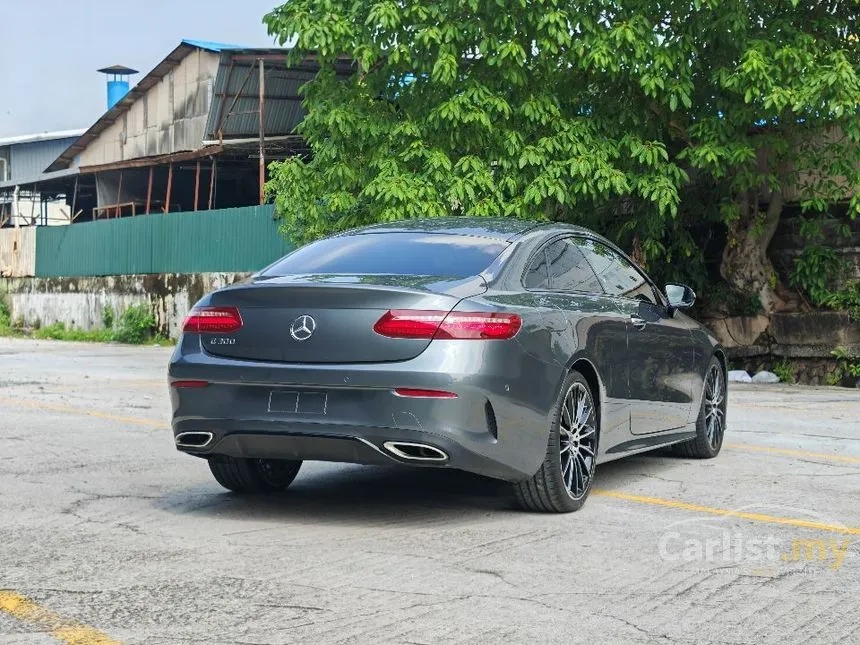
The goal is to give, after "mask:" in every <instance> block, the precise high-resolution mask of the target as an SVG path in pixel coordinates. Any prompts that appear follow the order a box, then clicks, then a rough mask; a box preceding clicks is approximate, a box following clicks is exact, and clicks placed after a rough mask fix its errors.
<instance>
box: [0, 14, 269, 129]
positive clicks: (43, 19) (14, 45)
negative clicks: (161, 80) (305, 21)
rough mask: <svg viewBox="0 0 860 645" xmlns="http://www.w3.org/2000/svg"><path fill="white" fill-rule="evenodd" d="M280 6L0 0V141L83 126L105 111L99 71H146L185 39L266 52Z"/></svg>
mask: <svg viewBox="0 0 860 645" xmlns="http://www.w3.org/2000/svg"><path fill="white" fill-rule="evenodd" d="M280 3H281V0H143V1H139V0H114V1H112V2H107V1H105V0H0V27H2V28H0V137H6V136H15V135H21V134H35V133H38V132H47V131H53V130H72V129H76V128H86V127H89V126H90V125H92V123H93V122H94V121H95V120H96V119H97V118H98V117H99V116H101V114H102V113H103V112H104V111H105V109H106V106H107V105H106V101H107V98H106V90H105V81H106V77H105V76H104V75H103V74H99V73H97V72H96V70H97V69H99V68H100V67H107V66H109V65H125V66H127V67H131V68H132V69H136V70H139V71H140V72H141V73H140V74H138V75H136V76H132V77H131V85H134V84H135V83H136V82H137V81H138V80H140V79H141V78H142V76H143V74H145V73H147V72H149V71H150V70H151V69H152V68H153V67H155V65H156V64H157V63H158V62H159V61H160V60H161V59H162V58H164V57H165V56H166V55H167V54H168V53H170V51H171V50H172V49H173V48H174V47H176V45H178V44H179V41H180V40H182V39H183V38H191V39H196V40H210V41H217V42H226V43H232V44H236V45H246V46H249V47H255V46H256V47H266V46H272V45H273V44H274V43H273V41H272V39H271V38H270V37H269V36H267V35H266V28H265V26H264V25H263V24H262V18H263V16H264V15H265V14H266V13H267V12H268V11H270V10H271V9H272V8H273V7H275V6H277V5H278V4H280Z"/></svg>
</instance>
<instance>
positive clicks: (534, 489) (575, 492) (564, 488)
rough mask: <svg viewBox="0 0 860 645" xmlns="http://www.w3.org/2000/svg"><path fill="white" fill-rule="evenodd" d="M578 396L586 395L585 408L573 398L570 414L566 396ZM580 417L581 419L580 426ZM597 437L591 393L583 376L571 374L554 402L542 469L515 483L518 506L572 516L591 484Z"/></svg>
mask: <svg viewBox="0 0 860 645" xmlns="http://www.w3.org/2000/svg"><path fill="white" fill-rule="evenodd" d="M577 395H585V396H586V404H585V405H586V407H584V408H583V409H582V410H579V409H578V404H577V401H578V400H579V399H575V398H574V399H573V402H574V405H576V408H575V409H573V410H572V411H571V407H570V402H571V401H570V400H569V397H570V396H574V397H576V396H577ZM577 411H578V412H580V414H576V413H577ZM574 415H576V418H574ZM580 417H583V418H584V422H583V423H582V424H580V423H579V421H582V420H583V419H580ZM566 428H568V429H571V430H567V429H566ZM599 436H600V415H599V411H598V410H597V408H596V406H595V404H594V393H593V392H592V391H591V387H590V386H589V384H588V381H586V380H585V377H583V376H582V374H580V373H579V372H576V371H573V372H571V373H570V374H568V376H567V378H565V380H564V383H563V384H562V387H561V392H560V393H559V397H558V400H557V401H556V405H555V412H554V414H553V420H552V425H551V426H550V431H549V439H548V441H547V447H546V456H545V457H544V461H543V463H542V464H541V467H540V468H539V469H538V471H537V472H536V473H535V474H534V475H533V476H532V477H531V478H530V479H527V480H525V481H522V482H517V483H515V484H514V496H515V497H516V499H517V502H518V503H519V505H520V506H521V507H522V508H524V509H525V510H527V511H536V512H542V513H571V512H573V511H578V510H579V509H580V508H582V506H583V504H585V500H586V499H587V498H588V494H589V493H590V492H591V483H592V482H593V481H594V470H595V466H596V462H595V458H596V456H597V441H598V438H599ZM565 444H566V445H567V448H566V449H565V448H564V445H565ZM574 445H575V447H574ZM588 453H590V454H591V456H590V457H589V456H588ZM565 455H566V457H565ZM580 476H581V477H580Z"/></svg>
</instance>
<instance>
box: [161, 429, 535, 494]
mask: <svg viewBox="0 0 860 645" xmlns="http://www.w3.org/2000/svg"><path fill="white" fill-rule="evenodd" d="M225 425H233V422H230V423H224V422H217V421H215V422H212V423H206V424H201V425H196V426H195V427H197V428H200V427H210V428H213V430H211V432H212V433H213V439H212V441H211V442H210V443H209V444H208V445H207V446H206V447H205V448H193V447H179V446H178V447H177V448H178V450H180V451H181V452H185V453H187V454H190V455H195V456H198V457H204V458H205V457H208V456H209V455H229V456H231V457H245V458H260V459H292V460H296V459H298V460H307V461H332V462H342V463H354V464H367V465H392V464H403V465H407V466H418V467H425V468H457V469H459V470H466V471H469V472H473V473H478V474H481V475H485V476H487V477H494V478H496V479H506V480H511V481H514V480H518V479H521V478H522V477H523V474H522V473H520V472H519V471H517V470H515V469H511V468H509V467H506V466H504V465H503V464H500V463H499V462H497V461H495V460H494V459H491V458H489V457H487V456H486V455H482V454H478V453H475V452H472V451H470V450H469V449H468V448H466V447H464V446H463V445H461V444H459V443H457V442H456V441H453V440H452V439H451V438H449V437H445V436H441V435H435V434H430V433H426V432H415V431H408V430H402V429H400V430H396V431H393V430H391V429H388V428H355V429H353V430H352V431H351V432H348V433H344V434H333V433H331V432H330V429H322V428H317V429H315V431H312V432H311V431H307V432H302V431H297V430H296V429H294V428H291V429H290V430H288V431H283V430H276V431H271V430H272V429H271V428H267V429H265V430H269V431H268V432H265V431H263V430H264V429H260V430H248V428H249V427H250V426H252V425H253V424H248V423H246V422H242V423H239V424H238V425H241V426H242V428H243V429H242V430H226V431H224V430H220V429H216V428H223V427H225ZM198 431H199V430H198ZM180 432H181V431H180ZM387 442H403V443H412V444H421V445H426V446H432V447H434V448H436V449H438V450H441V451H442V452H443V453H444V454H445V457H446V458H445V459H440V460H434V461H421V460H410V459H403V458H401V457H399V456H398V455H397V454H396V453H393V452H391V451H390V450H388V449H386V448H385V444H386V443H387Z"/></svg>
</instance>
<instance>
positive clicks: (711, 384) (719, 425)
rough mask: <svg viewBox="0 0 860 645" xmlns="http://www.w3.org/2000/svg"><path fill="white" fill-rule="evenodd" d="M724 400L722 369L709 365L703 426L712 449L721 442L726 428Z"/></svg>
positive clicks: (717, 446)
mask: <svg viewBox="0 0 860 645" xmlns="http://www.w3.org/2000/svg"><path fill="white" fill-rule="evenodd" d="M725 400H726V394H725V386H724V384H723V373H722V370H721V369H720V368H719V367H718V366H717V365H711V369H710V370H708V378H707V380H706V381H705V427H706V429H707V434H708V443H709V444H710V445H711V448H712V449H714V450H716V449H717V448H719V447H720V445H721V444H722V442H723V433H724V432H725V429H726V408H725Z"/></svg>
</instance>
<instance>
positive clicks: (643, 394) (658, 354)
mask: <svg viewBox="0 0 860 645" xmlns="http://www.w3.org/2000/svg"><path fill="white" fill-rule="evenodd" d="M580 248H581V250H582V251H583V253H584V255H585V256H586V258H587V259H588V261H589V263H590V264H591V266H592V268H593V269H594V272H595V274H596V275H597V277H598V279H599V280H600V283H601V285H602V286H603V289H604V291H605V292H606V293H607V295H609V296H611V297H612V298H613V299H614V302H615V304H616V306H617V307H618V308H619V310H620V311H621V312H622V314H623V316H624V318H625V322H626V329H627V356H626V360H624V364H625V365H626V368H627V383H628V397H629V400H630V429H631V432H632V433H633V434H651V433H654V432H663V431H666V430H672V429H675V428H679V427H682V426H684V425H685V424H686V423H687V420H688V417H689V413H690V406H691V404H692V381H693V337H692V332H691V329H690V326H689V325H688V324H687V322H686V321H685V320H684V319H683V317H678V318H676V317H675V316H674V315H673V312H671V311H670V310H669V309H668V307H667V306H666V302H665V300H664V299H663V297H662V295H661V294H660V293H659V292H658V291H657V289H656V288H655V287H654V285H653V283H651V281H650V280H649V279H648V278H647V277H646V276H645V274H644V273H642V272H641V271H640V270H639V269H638V268H637V267H636V266H635V265H634V264H633V263H632V262H630V261H629V260H628V259H627V258H625V257H624V256H623V255H621V254H620V253H618V252H617V251H615V250H614V249H612V248H610V247H609V246H607V245H605V244H602V243H600V242H598V241H596V240H591V239H585V238H581V239H580Z"/></svg>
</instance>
